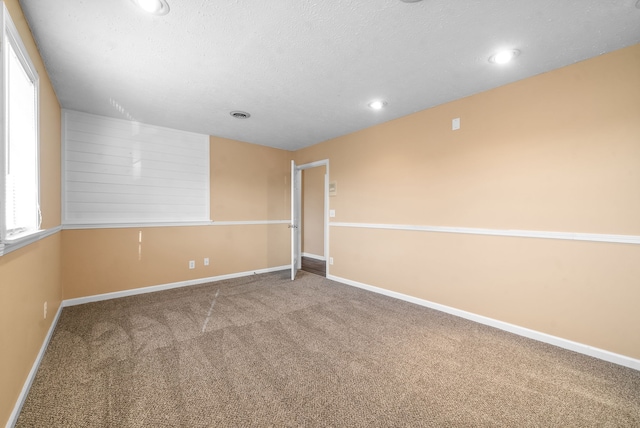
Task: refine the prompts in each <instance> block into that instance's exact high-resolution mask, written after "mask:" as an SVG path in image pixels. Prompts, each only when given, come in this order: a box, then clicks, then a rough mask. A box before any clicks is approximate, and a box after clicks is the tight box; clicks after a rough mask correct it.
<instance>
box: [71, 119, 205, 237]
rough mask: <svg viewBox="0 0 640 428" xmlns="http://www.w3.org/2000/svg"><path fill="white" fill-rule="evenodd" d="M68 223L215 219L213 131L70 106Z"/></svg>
mask: <svg viewBox="0 0 640 428" xmlns="http://www.w3.org/2000/svg"><path fill="white" fill-rule="evenodd" d="M63 128H64V150H63V153H64V178H63V185H64V190H63V192H64V207H63V213H64V214H63V215H64V223H65V224H66V225H92V224H94V225H96V224H100V225H105V224H114V225H117V224H122V223H173V222H202V221H209V137H208V136H206V135H202V134H195V133H190V132H184V131H178V130H174V129H168V128H163V127H158V126H152V125H146V124H142V123H138V122H133V121H128V120H121V119H112V118H107V117H103V116H96V115H90V114H86V113H80V112H75V111H68V110H65V111H64V115H63Z"/></svg>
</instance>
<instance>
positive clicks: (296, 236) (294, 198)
mask: <svg viewBox="0 0 640 428" xmlns="http://www.w3.org/2000/svg"><path fill="white" fill-rule="evenodd" d="M301 179H302V171H301V170H300V169H298V167H297V166H296V163H295V161H291V224H290V225H289V228H290V229H291V280H292V281H293V280H294V279H296V273H298V269H300V267H301V266H302V259H301V257H300V255H301V254H300V252H301V249H300V246H301V242H300V211H301V207H302V202H301V199H302V186H301V183H300V182H301V181H302V180H301Z"/></svg>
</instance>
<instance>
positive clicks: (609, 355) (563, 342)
mask: <svg viewBox="0 0 640 428" xmlns="http://www.w3.org/2000/svg"><path fill="white" fill-rule="evenodd" d="M327 279H330V280H332V281H336V282H341V283H343V284H347V285H351V286H354V287H358V288H362V289H364V290H368V291H373V292H374V293H378V294H384V295H385V296H389V297H393V298H396V299H400V300H404V301H407V302H410V303H415V304H417V305H420V306H425V307H427V308H431V309H435V310H437V311H440V312H446V313H448V314H451V315H455V316H458V317H460V318H465V319H468V320H471V321H475V322H477V323H480V324H485V325H488V326H491V327H495V328H498V329H500V330H504V331H508V332H510V333H514V334H517V335H519V336H524V337H527V338H529V339H534V340H537V341H539V342H544V343H549V344H551V345H555V346H558V347H560V348H564V349H568V350H570V351H574V352H578V353H580V354H584V355H588V356H590V357H594V358H598V359H600V360H604V361H608V362H610V363H614V364H618V365H621V366H625V367H629V368H632V369H634V370H640V360H637V359H635V358H631V357H627V356H625V355H620V354H616V353H613V352H610V351H606V350H604V349H600V348H596V347H593V346H590V345H585V344H583V343H578V342H574V341H571V340H567V339H563V338H561V337H557V336H552V335H550V334H546V333H541V332H539V331H536V330H531V329H528V328H525V327H520V326H517V325H514V324H509V323H507V322H504V321H499V320H496V319H493V318H489V317H485V316H482V315H477V314H474V313H472V312H467V311H463V310H460V309H456V308H452V307H450V306H445V305H441V304H439V303H434V302H430V301H428V300H424V299H420V298H417V297H413V296H409V295H406V294H402V293H398V292H395V291H390V290H386V289H384V288H380V287H375V286H373V285H368V284H364V283H362V282H357V281H353V280H350V279H346V278H341V277H339V276H334V275H327Z"/></svg>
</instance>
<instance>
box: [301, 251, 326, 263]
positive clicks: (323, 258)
mask: <svg viewBox="0 0 640 428" xmlns="http://www.w3.org/2000/svg"><path fill="white" fill-rule="evenodd" d="M302 257H309V258H310V259H315V260H320V261H323V262H325V261H327V259H326V258H325V257H324V256H319V255H317V254H311V253H302Z"/></svg>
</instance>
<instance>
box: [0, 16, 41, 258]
mask: <svg viewBox="0 0 640 428" xmlns="http://www.w3.org/2000/svg"><path fill="white" fill-rule="evenodd" d="M1 15H2V16H1V21H2V61H1V62H2V77H3V79H2V85H3V88H4V89H3V91H2V96H3V102H2V106H3V116H4V120H3V122H2V123H3V132H2V137H3V138H2V142H3V144H2V154H1V156H0V158H1V159H2V162H1V167H0V170H1V171H2V175H1V178H0V183H2V186H0V189H2V194H1V196H2V198H1V199H0V203H2V205H3V210H2V213H1V214H0V246H2V245H3V243H7V244H11V242H12V241H14V240H18V239H21V238H23V237H25V236H28V235H31V234H33V233H34V232H37V231H38V230H39V228H40V209H39V204H38V201H39V187H40V186H39V178H38V175H39V166H38V165H39V162H38V151H39V150H38V74H37V72H36V71H35V67H34V66H33V64H32V63H31V60H30V59H29V57H28V54H27V51H26V49H25V47H24V45H23V44H22V41H21V40H20V36H19V35H18V32H17V30H16V28H15V26H14V25H13V22H12V21H11V18H10V16H9V14H8V13H7V10H6V8H5V7H4V4H3V5H2V11H1Z"/></svg>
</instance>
